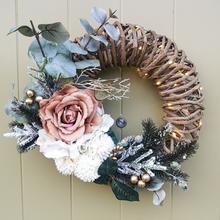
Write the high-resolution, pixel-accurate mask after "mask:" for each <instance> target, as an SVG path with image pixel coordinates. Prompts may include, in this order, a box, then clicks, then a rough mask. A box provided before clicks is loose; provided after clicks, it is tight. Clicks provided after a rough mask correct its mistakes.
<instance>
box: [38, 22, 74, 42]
mask: <svg viewBox="0 0 220 220" xmlns="http://www.w3.org/2000/svg"><path fill="white" fill-rule="evenodd" d="M38 28H39V29H40V30H41V32H42V33H41V35H42V37H43V38H45V39H46V40H48V41H53V42H56V43H63V42H65V41H66V40H68V39H69V37H70V35H69V33H68V31H67V30H66V28H65V27H64V26H63V24H62V23H60V22H56V23H52V24H40V25H38Z"/></svg>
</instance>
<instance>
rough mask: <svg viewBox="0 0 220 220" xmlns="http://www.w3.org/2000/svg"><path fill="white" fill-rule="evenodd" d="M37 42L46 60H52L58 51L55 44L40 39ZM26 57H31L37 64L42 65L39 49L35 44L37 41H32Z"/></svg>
mask: <svg viewBox="0 0 220 220" xmlns="http://www.w3.org/2000/svg"><path fill="white" fill-rule="evenodd" d="M39 41H40V43H41V46H42V48H43V51H44V53H45V55H46V57H47V58H53V57H55V56H56V54H57V51H58V47H57V45H56V44H54V43H52V42H50V41H47V40H45V39H43V38H42V37H40V38H39ZM28 55H29V56H31V57H33V58H34V60H35V62H36V63H37V64H41V63H42V59H43V56H42V53H41V50H40V47H39V45H38V43H37V40H34V41H33V42H32V43H31V45H30V46H29V48H28Z"/></svg>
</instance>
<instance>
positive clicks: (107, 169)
mask: <svg viewBox="0 0 220 220" xmlns="http://www.w3.org/2000/svg"><path fill="white" fill-rule="evenodd" d="M117 169H118V165H117V162H116V161H114V160H112V159H110V158H108V159H106V160H105V161H104V162H103V163H102V164H101V165H100V167H99V169H98V174H99V175H100V176H103V175H104V176H109V175H114V174H115V173H116V172H117Z"/></svg>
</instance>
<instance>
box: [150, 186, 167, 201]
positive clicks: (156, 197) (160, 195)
mask: <svg viewBox="0 0 220 220" xmlns="http://www.w3.org/2000/svg"><path fill="white" fill-rule="evenodd" d="M165 197H166V193H165V191H164V190H163V189H161V190H159V191H155V192H154V194H153V204H154V205H161V204H162V202H163V201H164V199H165Z"/></svg>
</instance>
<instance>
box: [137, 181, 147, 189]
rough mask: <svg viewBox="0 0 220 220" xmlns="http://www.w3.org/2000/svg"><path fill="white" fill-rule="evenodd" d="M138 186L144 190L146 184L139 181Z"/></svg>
mask: <svg viewBox="0 0 220 220" xmlns="http://www.w3.org/2000/svg"><path fill="white" fill-rule="evenodd" d="M137 185H138V187H140V188H144V187H145V185H146V184H145V182H144V181H143V180H139V181H138V184H137Z"/></svg>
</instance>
